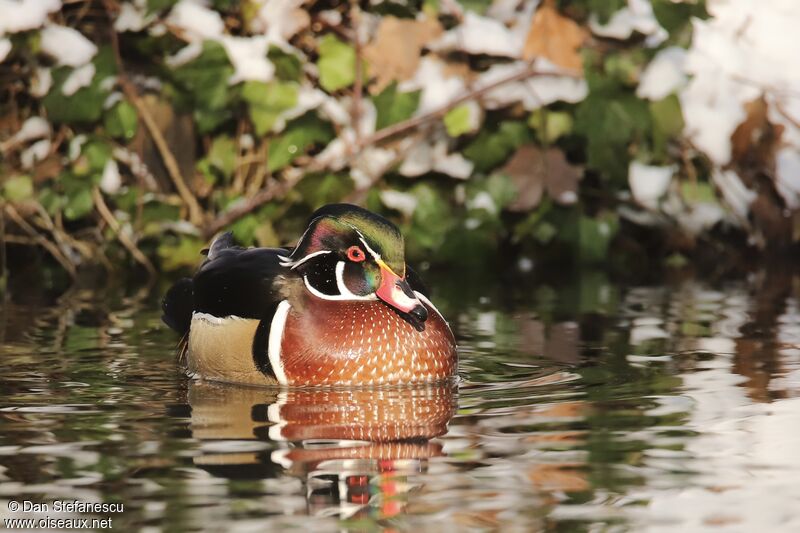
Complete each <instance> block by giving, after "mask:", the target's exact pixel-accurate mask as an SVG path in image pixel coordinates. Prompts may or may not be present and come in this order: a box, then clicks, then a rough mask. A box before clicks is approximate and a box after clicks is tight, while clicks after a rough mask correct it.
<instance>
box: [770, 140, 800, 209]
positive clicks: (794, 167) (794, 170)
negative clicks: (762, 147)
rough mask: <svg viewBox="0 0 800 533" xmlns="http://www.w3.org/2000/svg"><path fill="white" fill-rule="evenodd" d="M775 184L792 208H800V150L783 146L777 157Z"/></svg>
mask: <svg viewBox="0 0 800 533" xmlns="http://www.w3.org/2000/svg"><path fill="white" fill-rule="evenodd" d="M775 177H776V180H775V185H776V186H777V188H778V192H779V193H780V194H781V196H783V198H784V200H786V205H787V206H788V207H789V208H790V209H797V208H800V151H798V149H797V148H796V147H793V148H788V147H786V148H782V149H781V150H780V151H779V152H778V155H777V156H776V158H775Z"/></svg>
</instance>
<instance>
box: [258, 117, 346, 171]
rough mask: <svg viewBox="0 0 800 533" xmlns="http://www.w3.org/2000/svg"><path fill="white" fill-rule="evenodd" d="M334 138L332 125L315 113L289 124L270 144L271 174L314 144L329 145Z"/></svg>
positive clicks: (269, 164)
mask: <svg viewBox="0 0 800 533" xmlns="http://www.w3.org/2000/svg"><path fill="white" fill-rule="evenodd" d="M333 137H334V131H333V128H332V127H331V125H330V124H328V123H327V122H323V121H322V120H320V119H319V118H318V117H317V116H316V115H315V114H314V113H306V114H305V115H303V116H302V117H300V118H298V119H296V120H294V121H292V122H291V123H289V125H287V127H286V130H285V131H284V132H283V134H282V135H281V136H280V137H278V138H277V139H276V140H275V141H274V142H272V143H271V144H270V146H269V156H268V157H267V168H268V169H269V171H270V172H275V171H276V170H280V169H282V168H283V167H285V166H286V165H288V164H289V163H291V162H292V161H294V159H295V158H296V157H298V156H300V155H302V154H304V153H305V152H306V151H307V150H308V149H309V148H311V147H312V146H313V145H314V144H317V143H320V144H321V143H328V142H330V140H331V139H333Z"/></svg>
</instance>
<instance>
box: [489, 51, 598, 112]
mask: <svg viewBox="0 0 800 533" xmlns="http://www.w3.org/2000/svg"><path fill="white" fill-rule="evenodd" d="M527 68H528V64H527V63H525V62H523V61H517V62H515V63H504V64H496V65H493V66H492V67H490V68H489V69H488V70H487V71H486V72H484V73H483V74H481V75H480V76H479V77H478V80H477V81H476V84H475V87H478V88H479V87H486V86H488V85H491V84H492V83H495V82H498V81H500V80H502V79H504V78H509V77H511V76H513V75H514V74H516V73H519V72H522V71H523V70H525V69H527ZM537 69H540V70H543V71H546V70H553V71H554V72H557V67H555V66H554V65H552V63H549V62H548V61H546V60H537ZM588 93H589V88H588V85H587V84H586V80H584V79H582V78H573V77H570V76H559V75H552V76H549V75H537V76H532V77H530V78H528V79H527V80H523V81H519V82H515V83H505V84H503V85H501V86H499V87H497V88H495V89H492V90H491V91H489V92H488V93H486V94H485V95H484V96H483V104H484V106H485V107H486V108H487V109H499V108H502V107H506V106H509V105H513V104H516V103H517V102H521V103H522V106H523V107H524V108H525V109H526V110H528V111H533V110H534V109H538V108H540V107H543V106H546V105H548V104H552V103H553V102H558V101H562V102H569V103H576V102H580V101H581V100H583V99H584V98H586V95H587V94H588Z"/></svg>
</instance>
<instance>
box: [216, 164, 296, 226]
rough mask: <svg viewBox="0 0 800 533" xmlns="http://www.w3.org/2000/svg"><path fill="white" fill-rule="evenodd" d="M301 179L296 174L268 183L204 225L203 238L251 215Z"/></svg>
mask: <svg viewBox="0 0 800 533" xmlns="http://www.w3.org/2000/svg"><path fill="white" fill-rule="evenodd" d="M301 177H302V174H301V173H300V172H298V173H296V175H293V176H292V177H291V178H286V179H284V181H272V182H270V184H269V185H267V186H266V187H265V188H263V189H261V190H260V191H258V192H257V193H256V194H254V195H253V196H251V197H250V198H248V199H247V200H245V201H244V202H242V203H239V204H237V205H234V206H233V207H232V208H230V209H228V210H227V211H225V212H224V213H221V214H220V215H219V216H218V217H217V218H215V219H214V220H212V221H211V222H210V223H208V224H206V226H205V227H204V228H203V237H204V238H206V239H209V238H211V237H212V236H214V235H215V234H216V233H217V232H219V231H220V230H221V229H223V228H225V227H226V226H229V225H231V224H233V223H234V222H236V221H237V220H239V219H240V218H242V217H244V216H246V215H248V214H250V213H252V212H253V211H255V210H256V209H258V208H259V207H261V206H262V205H264V204H265V203H267V202H269V201H270V200H272V199H273V198H276V197H277V196H279V195H282V194H284V193H285V192H286V191H288V190H289V189H291V188H292V187H294V186H295V185H296V184H297V182H298V181H300V178H301Z"/></svg>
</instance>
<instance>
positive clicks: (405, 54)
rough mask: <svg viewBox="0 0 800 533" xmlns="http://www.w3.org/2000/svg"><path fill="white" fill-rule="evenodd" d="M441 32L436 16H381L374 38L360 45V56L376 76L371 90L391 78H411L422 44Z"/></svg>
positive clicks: (393, 79) (381, 88)
mask: <svg viewBox="0 0 800 533" xmlns="http://www.w3.org/2000/svg"><path fill="white" fill-rule="evenodd" d="M441 33H442V26H441V24H439V21H438V20H436V19H430V18H424V19H422V20H410V19H398V18H396V17H391V16H387V17H384V18H383V19H381V23H380V25H379V26H378V31H377V33H376V36H375V39H374V40H373V41H372V42H371V43H369V44H368V45H367V46H365V47H364V57H365V58H366V60H367V61H368V62H369V64H370V66H371V70H372V74H374V76H375V78H376V80H375V83H374V84H373V86H372V88H371V90H372V93H373V94H377V93H379V92H381V91H382V90H383V89H384V88H385V87H386V86H387V85H389V84H390V83H391V82H392V81H403V80H407V79H410V78H412V77H413V76H414V73H415V72H416V71H417V67H418V66H419V60H420V53H421V52H422V47H423V46H424V45H425V44H426V43H428V42H430V41H432V40H433V39H435V38H436V37H438V36H439V35H440V34H441Z"/></svg>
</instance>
